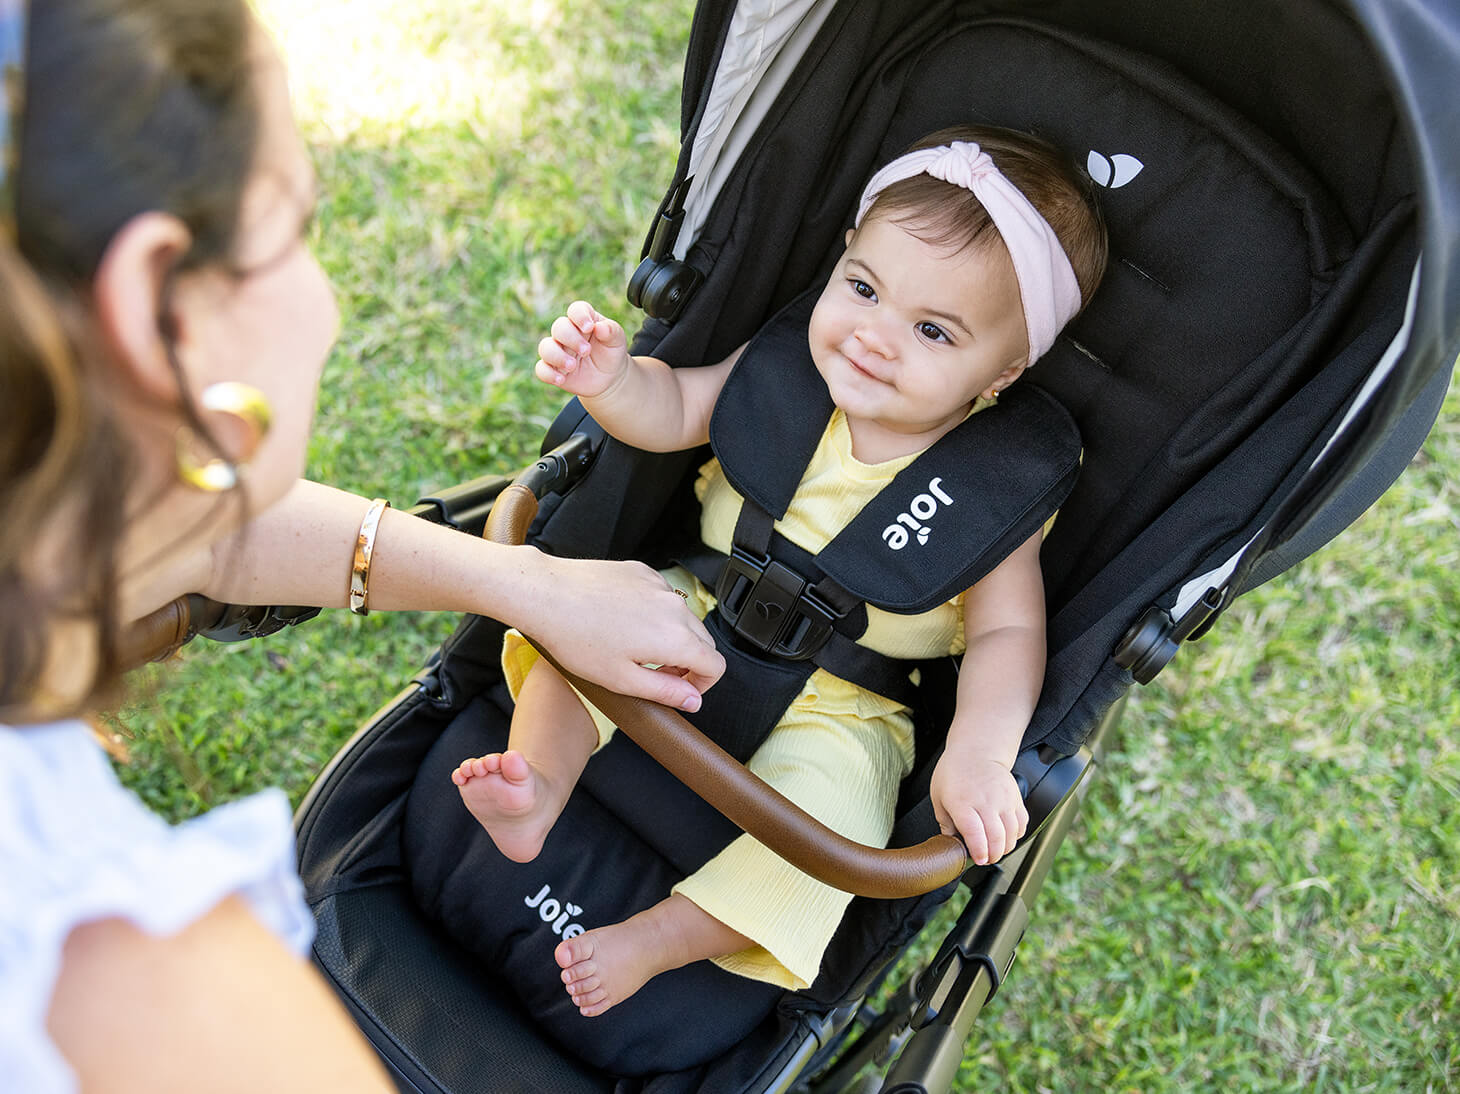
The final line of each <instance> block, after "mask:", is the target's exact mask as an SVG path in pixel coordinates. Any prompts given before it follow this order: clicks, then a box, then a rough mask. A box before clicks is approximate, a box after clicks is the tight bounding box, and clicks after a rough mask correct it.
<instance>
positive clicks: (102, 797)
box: [0, 721, 313, 1091]
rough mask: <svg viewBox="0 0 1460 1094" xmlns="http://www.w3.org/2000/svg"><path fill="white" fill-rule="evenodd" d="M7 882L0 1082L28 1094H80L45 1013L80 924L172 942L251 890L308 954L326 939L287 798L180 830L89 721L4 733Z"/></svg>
mask: <svg viewBox="0 0 1460 1094" xmlns="http://www.w3.org/2000/svg"><path fill="white" fill-rule="evenodd" d="M0 876H3V877H4V878H5V883H4V885H3V886H0V1074H5V1075H7V1076H11V1077H16V1076H20V1077H22V1078H21V1079H19V1080H18V1082H19V1085H18V1086H17V1089H23V1090H27V1091H30V1090H34V1091H52V1090H55V1091H69V1090H71V1089H73V1088H74V1082H73V1080H72V1078H71V1074H70V1071H69V1069H68V1068H67V1067H66V1065H65V1064H64V1062H63V1061H62V1059H61V1057H60V1055H59V1054H58V1053H57V1052H56V1050H55V1048H54V1046H53V1045H52V1044H51V1041H50V1039H49V1036H48V1035H47V1032H46V1016H47V1012H48V1010H49V1006H50V998H51V994H52V992H53V990H54V987H55V982H56V977H57V976H58V974H59V971H60V965H61V952H62V948H63V947H64V945H65V942H66V938H67V937H68V936H69V934H70V933H71V931H72V929H73V928H75V927H76V926H78V925H79V924H81V923H85V922H90V921H93V920H98V919H109V918H120V919H125V920H127V921H129V922H131V923H133V924H135V925H136V926H138V927H139V928H141V929H142V930H144V931H146V932H148V933H149V934H152V935H156V936H166V935H170V934H173V933H176V932H177V931H178V930H181V929H182V928H183V927H185V926H187V925H188V924H190V923H192V922H194V921H196V920H198V919H200V918H201V917H202V916H204V915H206V914H207V913H208V912H209V911H210V910H212V909H213V908H214V907H215V906H216V905H217V904H218V903H219V902H220V901H221V900H223V899H224V898H225V897H228V896H230V895H233V894H238V895H241V896H243V897H244V898H245V900H246V901H247V902H248V904H249V907H250V909H251V910H252V911H253V913H254V915H255V916H256V917H257V918H258V919H259V920H260V921H261V922H263V923H264V925H265V926H267V927H269V928H270V929H271V930H272V931H273V932H274V933H275V934H277V935H278V936H279V937H280V938H281V939H283V940H284V941H285V943H286V944H288V945H290V946H291V948H293V949H294V950H295V951H296V952H300V953H302V952H304V950H305V949H307V947H308V944H309V941H310V939H311V937H312V934H313V920H312V919H311V917H310V915H309V912H308V909H307V907H306V906H305V904H304V901H303V895H302V886H301V885H300V882H299V878H298V875H297V873H296V872H295V870H294V838H293V829H292V823H291V818H290V811H289V803H288V801H287V799H286V798H285V797H284V795H283V793H282V792H280V791H267V792H265V793H263V794H258V795H255V796H253V797H251V798H246V799H243V800H241V801H237V802H233V803H230V804H228V805H224V806H220V807H219V808H217V809H214V810H212V811H211V812H209V813H206V814H204V815H202V816H200V817H196V818H194V819H192V820H189V821H185V822H183V823H182V824H178V825H170V824H168V823H167V822H166V821H164V820H163V819H162V818H161V817H159V816H157V815H156V814H154V813H152V812H151V811H150V810H149V809H147V807H146V806H145V805H143V804H142V802H141V801H140V800H138V799H137V798H136V797H135V796H134V795H133V794H132V793H130V792H129V791H128V790H126V789H125V788H124V787H123V786H122V785H121V784H120V782H119V781H118V780H117V777H116V774H115V772H114V771H113V770H112V768H111V764H110V761H109V760H108V759H107V757H106V754H105V753H104V752H103V751H102V749H101V747H100V745H99V744H98V743H97V741H96V740H95V738H94V737H93V736H92V733H91V730H90V728H89V727H88V726H87V725H86V724H85V723H83V722H79V721H67V722H57V723H52V724H48V725H39V726H27V727H24V728H18V729H17V728H12V727H8V726H0Z"/></svg>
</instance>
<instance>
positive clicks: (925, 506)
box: [882, 478, 953, 551]
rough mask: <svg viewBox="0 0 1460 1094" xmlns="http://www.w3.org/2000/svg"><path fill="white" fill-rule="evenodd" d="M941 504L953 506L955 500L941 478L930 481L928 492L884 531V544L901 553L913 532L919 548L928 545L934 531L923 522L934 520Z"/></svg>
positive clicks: (920, 495)
mask: <svg viewBox="0 0 1460 1094" xmlns="http://www.w3.org/2000/svg"><path fill="white" fill-rule="evenodd" d="M940 503H941V504H942V505H952V504H953V499H952V498H950V497H949V496H948V494H947V493H946V492H945V491H944V489H943V480H942V479H941V478H936V479H930V480H929V481H928V489H927V492H926V493H923V494H919V495H918V496H917V497H915V498H913V500H912V502H911V503H910V504H909V505H908V507H907V512H905V513H898V514H897V519H896V520H895V521H893V522H892V523H891V524H889V525H888V526H887V527H886V528H884V529H882V542H883V543H885V544H887V546H888V547H890V548H892V549H893V550H894V551H901V550H902V549H903V548H904V547H906V546H907V541H908V532H909V531H912V532H916V533H917V537H918V545H919V546H922V545H923V544H924V543H927V542H928V536H930V535H931V534H932V532H933V530H932V528H930V527H929V526H928V525H927V524H925V523H923V522H924V521H929V520H932V519H933V515H934V514H935V513H937V512H938V507H939V505H940Z"/></svg>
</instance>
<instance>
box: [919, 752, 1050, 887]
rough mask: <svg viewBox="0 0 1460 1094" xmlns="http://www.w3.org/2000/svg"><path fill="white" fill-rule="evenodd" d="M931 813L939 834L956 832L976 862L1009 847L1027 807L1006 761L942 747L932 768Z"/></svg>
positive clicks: (1020, 829)
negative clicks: (941, 752)
mask: <svg viewBox="0 0 1460 1094" xmlns="http://www.w3.org/2000/svg"><path fill="white" fill-rule="evenodd" d="M929 793H930V796H931V797H932V800H933V814H934V815H935V816H936V817H937V818H938V826H939V827H940V828H941V829H942V830H943V833H944V834H945V835H950V836H951V835H955V834H956V835H957V836H958V837H959V838H960V839H962V840H963V845H964V847H966V848H967V849H968V857H969V858H971V859H973V861H974V862H976V863H978V864H979V865H980V866H983V865H986V864H988V863H991V862H998V861H999V859H1001V858H1003V857H1004V856H1005V855H1006V854H1008V853H1009V852H1010V851H1012V850H1013V849H1014V845H1015V844H1016V843H1018V842H1019V839H1020V837H1022V836H1023V835H1024V830H1025V828H1027V827H1028V825H1029V811H1028V810H1027V809H1025V807H1024V799H1023V798H1022V797H1021V796H1020V794H1019V784H1018V783H1016V782H1015V781H1014V775H1013V772H1011V771H1010V770H1009V768H1008V766H1007V765H1005V764H1002V763H1000V762H999V761H998V760H995V759H992V758H990V757H988V756H974V757H968V756H966V755H964V754H963V753H961V752H951V751H950V752H944V753H943V755H942V756H941V757H939V759H938V763H937V766H935V767H934V768H933V781H932V786H931V788H930V791H929Z"/></svg>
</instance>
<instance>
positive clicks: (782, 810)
mask: <svg viewBox="0 0 1460 1094" xmlns="http://www.w3.org/2000/svg"><path fill="white" fill-rule="evenodd" d="M536 515H537V497H536V496H535V495H534V494H533V492H532V491H531V490H530V489H528V488H527V487H526V486H522V485H520V484H513V485H512V486H509V487H508V488H507V489H506V490H504V491H503V492H502V493H501V495H500V496H499V497H498V498H497V503H496V505H495V506H494V507H493V508H492V512H491V515H490V516H489V517H488V518H487V526H486V529H485V531H484V532H483V535H485V536H486V538H488V539H490V540H493V541H494V542H497V543H506V544H514V545H515V544H520V543H522V542H523V540H524V538H525V537H526V534H527V528H528V526H529V525H530V524H531V523H532V520H533V517H535V516H536ZM528 640H529V641H532V639H531V636H530V635H529V636H528ZM533 645H534V646H535V647H536V648H537V650H538V652H539V653H541V654H542V656H543V657H545V658H547V660H548V661H549V663H551V664H552V665H553V667H554V668H556V669H557V670H558V671H559V672H561V673H562V674H563V676H564V677H566V678H567V679H568V680H569V681H570V682H571V683H572V684H573V686H574V687H576V688H578V689H579V690H580V691H581V692H582V693H583V694H584V695H585V696H587V697H588V699H589V700H590V701H591V702H592V703H594V704H595V705H596V706H597V707H598V708H599V709H600V710H602V711H603V712H604V713H605V714H607V715H608V716H609V717H610V718H612V719H613V721H614V723H615V724H616V725H617V726H618V727H619V729H620V730H621V731H622V732H624V733H627V734H628V735H629V736H630V737H631V738H633V740H634V741H635V742H636V743H637V744H638V745H639V746H640V747H641V748H643V749H644V751H646V752H648V753H649V755H651V756H653V757H654V758H655V759H656V760H658V761H659V763H661V764H663V765H664V767H665V768H666V769H667V770H668V771H669V772H670V773H671V774H673V775H674V776H675V777H677V778H678V779H679V780H680V781H681V782H683V783H684V784H685V785H686V786H688V787H689V788H690V789H691V790H693V791H694V792H695V793H696V794H698V795H699V796H700V797H702V798H704V799H705V801H707V802H709V803H710V804H711V805H712V806H714V807H715V808H716V809H718V810H719V811H720V812H721V813H723V814H725V816H726V817H728V818H729V819H730V820H732V821H734V822H735V823H736V824H737V825H739V826H740V827H741V828H743V829H744V830H745V831H746V832H749V833H750V834H751V835H752V836H754V837H755V838H756V839H758V840H760V841H761V842H762V843H764V844H765V845H766V846H767V847H769V848H770V849H771V850H772V851H774V852H776V854H778V855H780V856H781V857H782V858H784V859H785V860H786V861H787V862H789V863H791V865H793V866H795V867H796V868H797V869H800V870H803V871H805V872H806V873H808V874H810V875H811V876H812V877H814V878H816V879H817V880H819V881H823V882H825V883H826V884H828V885H831V886H834V887H835V888H837V889H841V890H843V891H844V892H849V893H854V894H856V895H858V896H867V897H876V898H880V899H896V898H899V897H910V896H917V895H919V894H922V893H926V892H930V891H932V890H933V889H937V888H939V887H941V886H943V885H946V884H947V883H948V882H950V881H952V880H954V879H955V878H957V877H958V876H959V875H960V874H962V873H963V871H964V870H965V869H967V868H968V866H969V865H970V863H969V861H968V858H967V856H966V855H965V852H964V849H963V844H962V843H961V842H960V841H959V840H958V839H956V838H954V837H953V836H943V835H939V836H934V837H933V838H932V839H930V840H927V841H925V842H923V843H920V844H918V845H917V846H915V847H898V848H880V847H868V846H866V845H865V844H861V843H856V842H855V841H853V840H849V839H847V838H846V837H845V836H841V835H839V834H837V833H836V832H833V831H832V830H831V829H830V828H828V827H826V825H824V824H822V823H821V822H820V821H818V820H816V819H815V818H814V817H812V816H810V815H809V814H808V813H806V812H805V811H804V810H802V809H801V808H800V807H799V806H796V805H794V804H793V803H792V802H790V801H789V800H787V799H786V798H785V797H784V796H782V795H781V794H779V793H777V792H776V791H775V790H772V789H771V788H770V787H769V786H767V785H766V784H765V783H764V782H762V781H761V780H760V779H759V778H758V777H757V776H755V775H752V774H751V773H750V772H749V771H747V770H746V769H745V767H744V765H743V764H740V763H738V762H737V761H736V760H735V759H734V758H732V757H731V756H730V755H729V754H728V753H727V752H725V750H724V749H722V748H720V747H719V746H718V745H717V744H715V743H714V742H713V741H711V740H709V739H708V738H707V737H705V735H704V734H702V733H700V732H699V730H697V729H695V728H694V726H692V725H690V724H689V723H688V722H687V721H685V720H684V718H683V717H681V716H680V715H679V714H678V713H676V712H675V711H673V710H670V709H669V708H668V707H665V706H661V705H660V704H658V703H651V702H648V701H646V700H643V699H634V698H629V697H628V696H624V695H616V694H614V693H613V692H611V691H608V690H606V689H605V688H602V687H599V686H598V685H597V684H591V683H589V682H588V681H586V680H583V679H580V678H579V677H577V676H575V675H573V674H572V673H570V672H567V671H566V670H564V668H563V666H562V665H560V664H559V663H558V662H557V661H556V660H555V659H554V658H553V656H552V654H551V653H549V652H548V651H547V650H545V649H543V648H542V647H541V646H539V645H537V643H536V642H533Z"/></svg>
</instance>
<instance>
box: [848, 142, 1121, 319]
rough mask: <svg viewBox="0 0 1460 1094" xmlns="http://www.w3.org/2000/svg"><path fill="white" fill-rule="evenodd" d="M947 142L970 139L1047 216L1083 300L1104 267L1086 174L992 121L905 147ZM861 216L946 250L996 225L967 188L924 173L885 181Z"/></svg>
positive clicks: (985, 236) (978, 242)
mask: <svg viewBox="0 0 1460 1094" xmlns="http://www.w3.org/2000/svg"><path fill="white" fill-rule="evenodd" d="M953 141H971V142H973V143H974V144H977V145H978V146H979V147H980V148H981V149H982V150H983V151H985V152H987V153H988V154H989V158H990V159H992V160H993V161H994V166H995V167H997V168H998V169H999V171H1000V172H1001V173H1002V174H1003V175H1004V177H1005V178H1007V179H1008V180H1009V181H1010V182H1012V183H1013V184H1014V185H1015V186H1017V187H1018V188H1019V190H1020V192H1021V193H1022V194H1023V195H1024V196H1025V197H1026V198H1028V199H1029V201H1030V203H1031V204H1032V205H1033V206H1034V207H1035V208H1036V209H1038V210H1039V212H1040V215H1041V216H1043V217H1044V219H1045V220H1047V221H1048V222H1049V226H1050V227H1051V228H1053V229H1054V234H1055V235H1056V236H1057V237H1058V238H1059V241H1060V245H1061V246H1062V247H1063V248H1064V251H1065V255H1066V256H1067V257H1068V258H1069V260H1070V266H1071V267H1072V268H1073V269H1074V271H1075V280H1076V281H1077V282H1078V283H1079V286H1080V305H1081V307H1083V306H1084V305H1086V304H1088V303H1089V302H1090V297H1091V296H1092V295H1093V294H1094V292H1095V289H1096V287H1097V286H1098V285H1099V284H1100V279H1101V278H1102V277H1103V276H1104V274H1105V261H1106V256H1107V251H1108V245H1107V243H1106V236H1105V220H1104V218H1103V217H1102V216H1101V215H1100V206H1099V204H1098V202H1096V200H1095V186H1094V184H1093V183H1092V182H1091V181H1090V178H1089V176H1088V175H1086V174H1085V172H1084V171H1082V170H1080V168H1079V167H1077V166H1076V165H1075V164H1074V163H1073V162H1071V161H1070V159H1069V157H1068V156H1066V155H1065V154H1064V153H1063V152H1061V151H1060V150H1059V149H1057V148H1056V147H1055V146H1054V145H1052V144H1050V143H1049V142H1048V141H1045V140H1042V139H1040V138H1039V137H1035V136H1033V135H1031V134H1028V133H1021V132H1019V131H1017V130H1014V129H1002V128H999V127H996V126H986V125H960V126H953V127H951V128H949V129H940V130H939V131H938V132H936V133H930V134H928V135H927V136H926V137H924V138H922V139H921V140H919V141H917V142H916V143H915V144H913V145H912V147H910V148H908V149H907V151H909V152H911V151H913V150H915V149H919V148H936V147H938V146H939V145H945V144H950V143H951V142H953ZM867 215H868V216H869V217H870V216H874V215H876V216H883V217H889V218H892V219H894V220H897V221H898V222H899V223H903V224H904V225H905V226H906V227H908V229H909V230H910V231H912V232H913V234H915V235H917V236H918V237H919V238H920V239H922V240H923V241H924V242H926V243H929V244H931V245H933V246H946V247H949V248H950V249H951V250H953V251H961V250H962V249H963V248H965V247H971V246H982V245H983V243H984V242H985V241H987V240H991V239H996V238H998V229H997V228H995V227H994V222H993V221H992V220H991V219H990V218H989V215H988V212H987V211H986V210H985V209H984V207H983V204H982V203H981V202H980V201H979V200H978V198H976V197H974V196H973V194H972V192H970V191H968V190H965V189H964V188H963V187H961V186H954V185H953V184H952V183H948V182H943V181H941V180H940V179H935V178H933V177H932V176H930V175H913V176H912V177H911V178H907V179H902V180H899V181H898V182H894V183H892V184H891V185H890V186H888V187H887V189H885V190H883V191H882V193H881V194H879V195H878V196H877V200H876V201H875V202H874V203H873V205H872V208H871V209H870V210H869V211H868V213H867Z"/></svg>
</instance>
